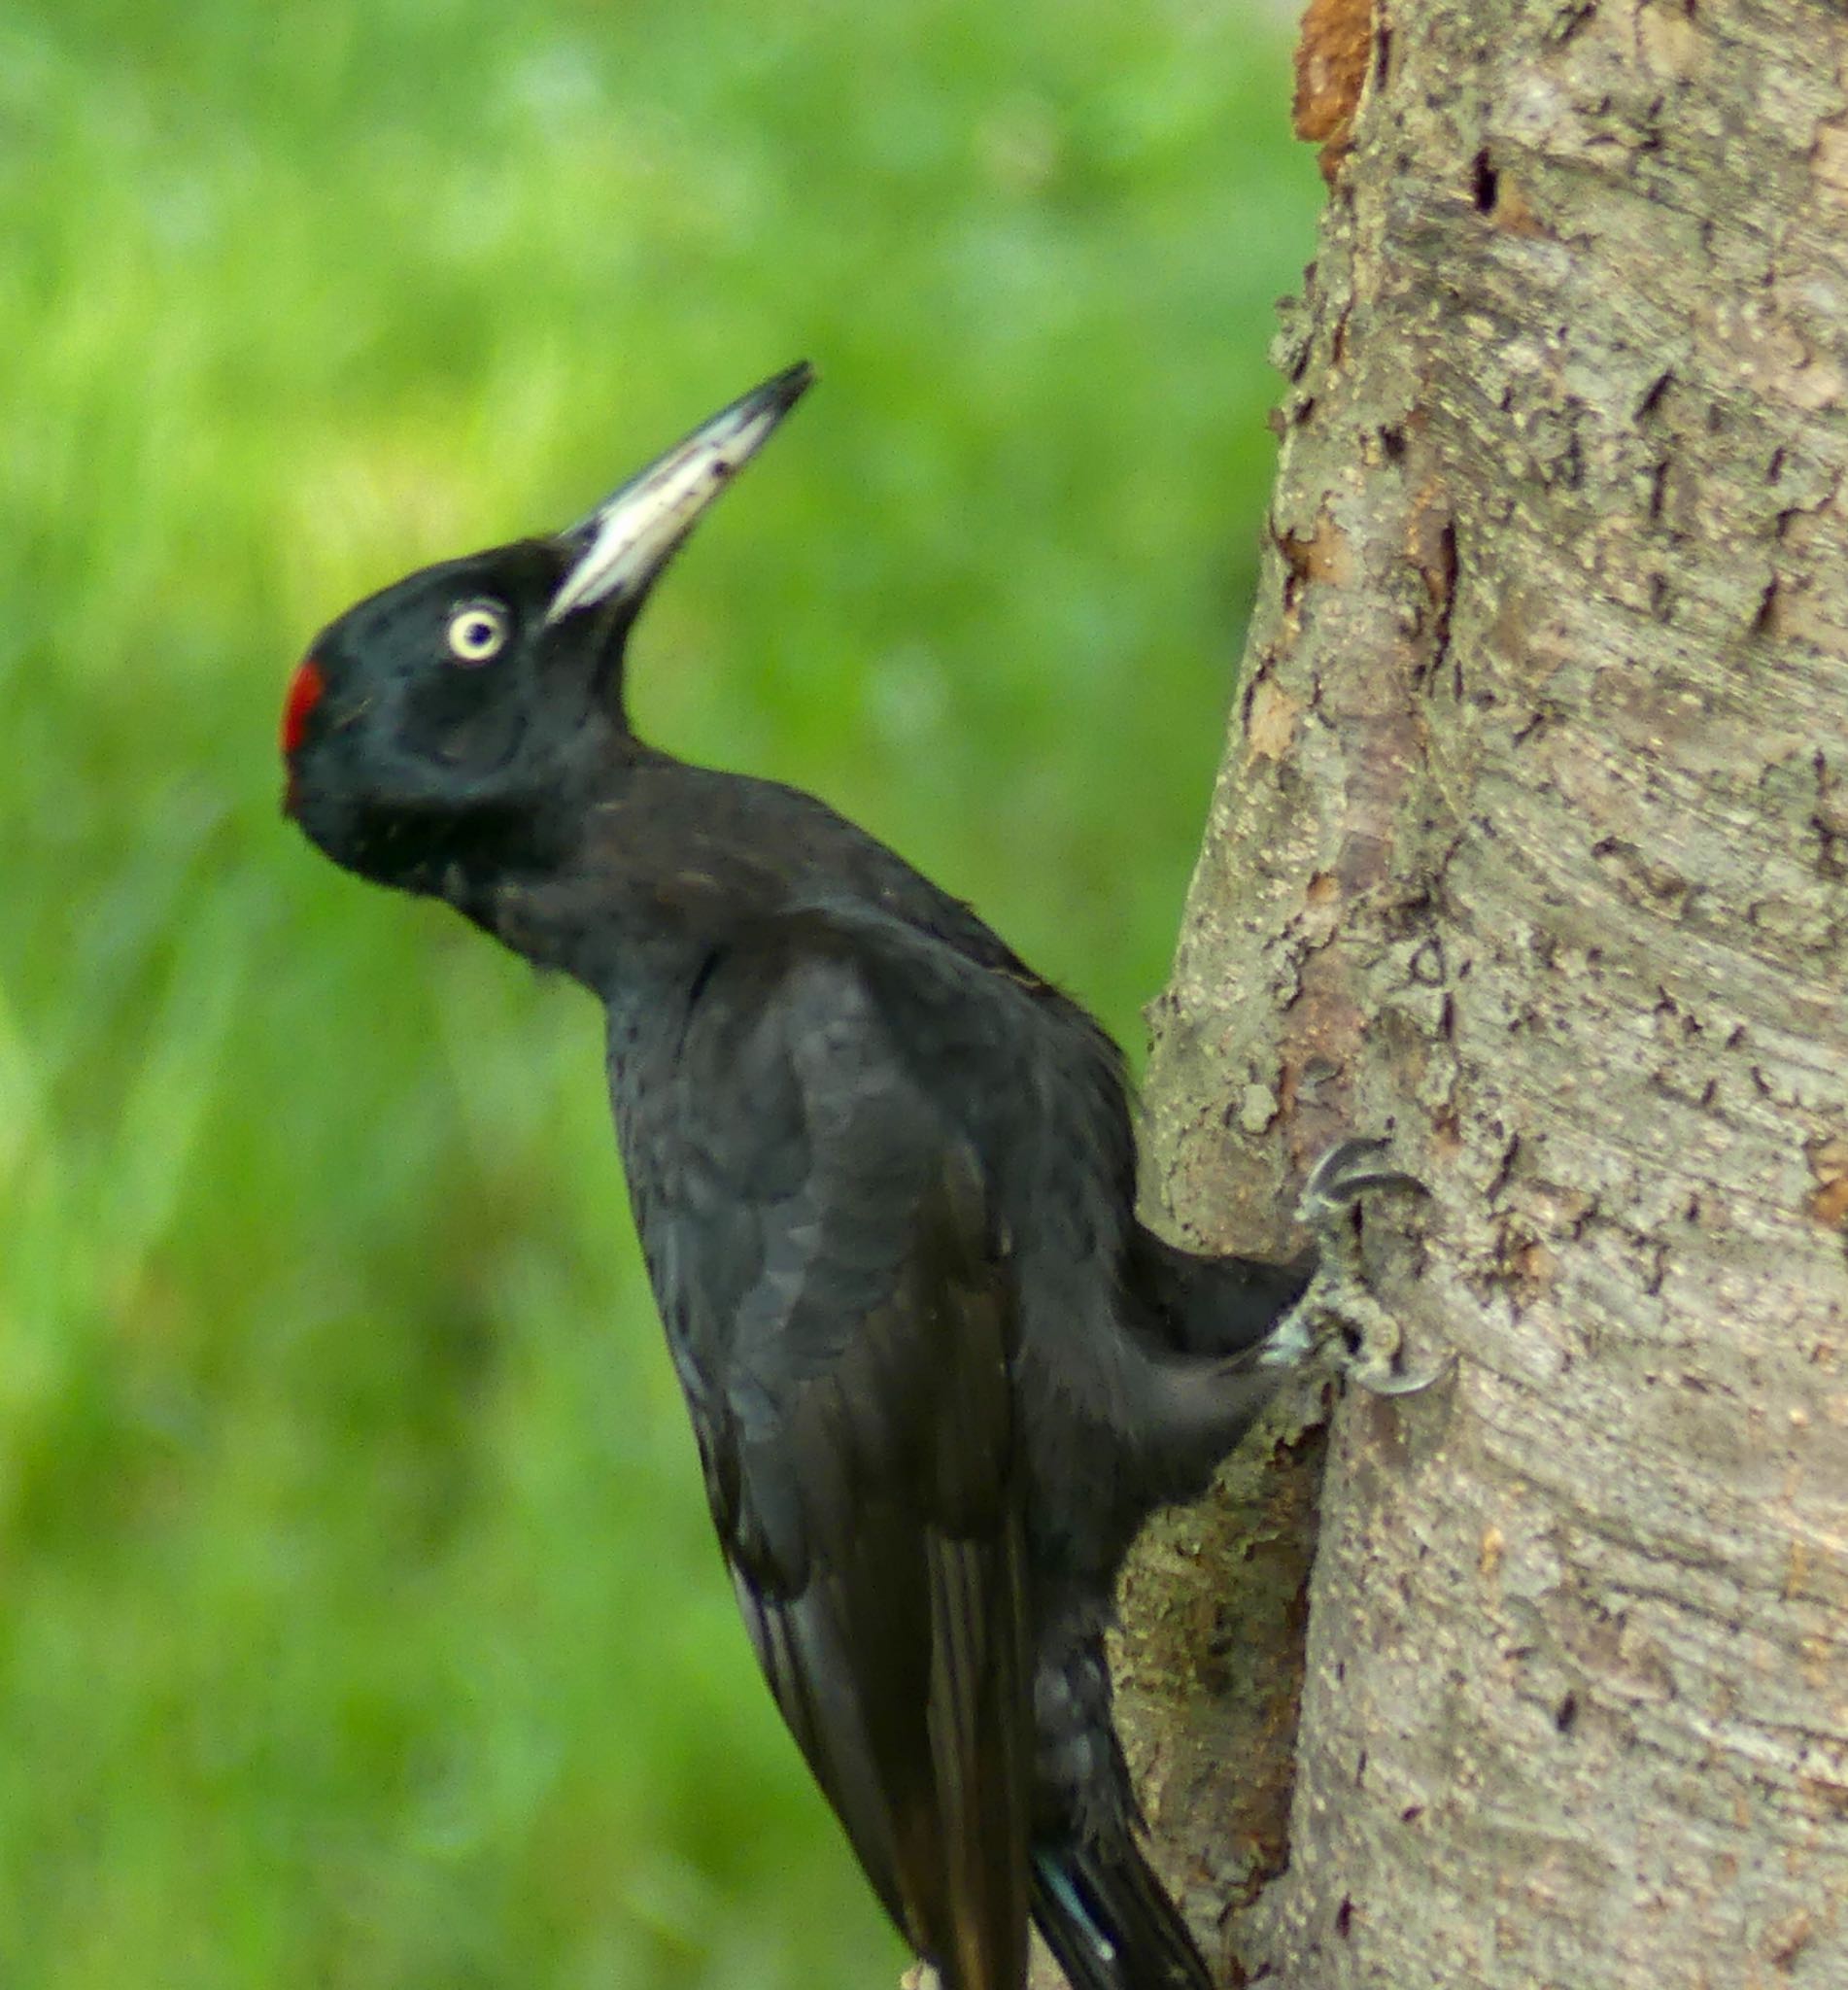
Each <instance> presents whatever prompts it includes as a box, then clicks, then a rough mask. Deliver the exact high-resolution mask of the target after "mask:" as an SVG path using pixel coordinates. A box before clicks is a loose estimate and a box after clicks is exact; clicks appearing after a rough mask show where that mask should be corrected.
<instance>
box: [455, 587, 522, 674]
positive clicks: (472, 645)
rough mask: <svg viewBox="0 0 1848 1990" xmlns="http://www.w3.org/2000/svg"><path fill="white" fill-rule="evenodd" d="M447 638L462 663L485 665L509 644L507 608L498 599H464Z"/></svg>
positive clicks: (457, 659)
mask: <svg viewBox="0 0 1848 1990" xmlns="http://www.w3.org/2000/svg"><path fill="white" fill-rule="evenodd" d="M446 640H447V641H448V643H449V653H450V655H451V656H452V657H454V658H455V659H456V661H457V662H458V663H459V664H485V663H487V662H488V661H489V660H490V659H491V658H494V657H497V656H498V655H499V654H500V652H501V651H502V650H503V649H504V648H505V647H506V642H507V611H506V609H505V608H503V607H502V606H501V605H500V603H499V602H498V601H464V602H463V603H462V606H461V607H460V608H458V609H457V610H456V612H455V613H454V614H453V615H452V616H451V617H450V618H449V629H448V632H447V636H446Z"/></svg>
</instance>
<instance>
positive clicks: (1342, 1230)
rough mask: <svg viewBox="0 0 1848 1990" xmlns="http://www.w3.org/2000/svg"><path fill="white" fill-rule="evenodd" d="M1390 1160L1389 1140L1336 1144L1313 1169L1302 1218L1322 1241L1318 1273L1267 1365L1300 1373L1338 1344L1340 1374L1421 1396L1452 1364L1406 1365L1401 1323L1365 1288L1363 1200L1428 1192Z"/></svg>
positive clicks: (1377, 1389) (1388, 1391) (1270, 1348)
mask: <svg viewBox="0 0 1848 1990" xmlns="http://www.w3.org/2000/svg"><path fill="white" fill-rule="evenodd" d="M1376 1188H1394V1189H1410V1190H1412V1191H1413V1192H1414V1193H1416V1194H1419V1195H1422V1194H1424V1193H1425V1192H1426V1191H1425V1187H1424V1184H1423V1183H1421V1182H1420V1180H1419V1179H1418V1177H1417V1176H1416V1175H1408V1174H1406V1173H1405V1171H1404V1170H1403V1169H1401V1168H1393V1167H1389V1166H1387V1164H1386V1142H1385V1141H1383V1140H1343V1141H1338V1142H1337V1143H1336V1144H1335V1145H1334V1146H1333V1147H1331V1148H1330V1149H1328V1150H1327V1152H1326V1153H1324V1154H1323V1155H1322V1156H1321V1158H1320V1159H1319V1160H1318V1161H1317V1163H1316V1165H1315V1166H1314V1167H1313V1168H1312V1169H1311V1170H1310V1171H1309V1180H1308V1181H1307V1182H1306V1183H1305V1184H1303V1194H1302V1200H1301V1201H1300V1202H1299V1203H1298V1204H1297V1206H1296V1218H1297V1220H1298V1221H1299V1222H1300V1223H1302V1224H1303V1226H1304V1227H1305V1228H1306V1229H1307V1230H1308V1231H1309V1233H1310V1234H1311V1236H1313V1237H1314V1238H1315V1240H1316V1274H1315V1276H1314V1278H1312V1279H1311V1280H1310V1282H1309V1289H1308V1290H1307V1291H1306V1292H1305V1293H1304V1294H1303V1296H1302V1297H1301V1298H1300V1299H1299V1300H1297V1302H1296V1304H1295V1305H1294V1306H1293V1307H1292V1308H1291V1309H1290V1311H1289V1313H1288V1314H1287V1315H1286V1316H1285V1317H1284V1319H1283V1322H1282V1323H1281V1324H1280V1325H1279V1326H1278V1327H1277V1329H1276V1330H1275V1332H1273V1333H1272V1335H1271V1336H1270V1339H1269V1340H1268V1341H1267V1342H1266V1343H1265V1347H1264V1352H1263V1354H1262V1355H1260V1356H1259V1359H1260V1360H1261V1361H1262V1362H1263V1363H1264V1364H1265V1365H1266V1366H1267V1367H1294V1366H1296V1365H1297V1364H1298V1363H1299V1362H1302V1361H1306V1360H1307V1359H1309V1357H1310V1356H1311V1355H1314V1354H1315V1353H1316V1352H1317V1351H1318V1349H1320V1348H1323V1347H1326V1346H1329V1345H1331V1344H1333V1343H1335V1342H1336V1341H1337V1340H1338V1341H1339V1343H1340V1345H1341V1347H1342V1348H1343V1349H1344V1350H1345V1358H1344V1359H1343V1360H1342V1362H1341V1368H1342V1372H1343V1373H1344V1374H1346V1375H1347V1376H1348V1377H1349V1378H1350V1379H1351V1380H1352V1381H1354V1382H1356V1383H1358V1384H1359V1385H1360V1387H1361V1388H1362V1389H1365V1390H1371V1391H1372V1393H1373V1394H1375V1395H1416V1394H1417V1393H1418V1391H1419V1390H1423V1389H1429V1388H1430V1386H1431V1384H1432V1383H1434V1382H1435V1381H1436V1380H1437V1379H1438V1377H1439V1376H1440V1375H1442V1374H1443V1372H1444V1370H1445V1369H1446V1367H1448V1366H1449V1363H1448V1361H1443V1360H1440V1361H1438V1362H1436V1363H1435V1364H1434V1365H1433V1366H1432V1367H1430V1368H1428V1369H1424V1370H1418V1371H1414V1370H1407V1369H1406V1368H1404V1367H1402V1366H1401V1365H1400V1362H1401V1356H1402V1355H1403V1354H1404V1351H1405V1342H1404V1336H1403V1335H1402V1334H1401V1333H1400V1331H1399V1323H1398V1321H1396V1320H1394V1319H1393V1317H1392V1315H1391V1314H1390V1313H1388V1312H1387V1311H1386V1308H1385V1307H1384V1306H1383V1305H1381V1303H1380V1301H1379V1300H1378V1299H1376V1298H1375V1297H1374V1295H1373V1293H1372V1291H1371V1290H1370V1289H1369V1287H1368V1285H1367V1273H1366V1266H1365V1264H1364V1263H1363V1262H1362V1259H1361V1254H1360V1231H1359V1228H1358V1226H1357V1225H1356V1223H1355V1222H1354V1212H1355V1210H1356V1209H1357V1207H1358V1205H1359V1202H1360V1198H1361V1197H1362V1196H1363V1195H1365V1194H1367V1193H1368V1192H1369V1191H1370V1190H1373V1189H1376Z"/></svg>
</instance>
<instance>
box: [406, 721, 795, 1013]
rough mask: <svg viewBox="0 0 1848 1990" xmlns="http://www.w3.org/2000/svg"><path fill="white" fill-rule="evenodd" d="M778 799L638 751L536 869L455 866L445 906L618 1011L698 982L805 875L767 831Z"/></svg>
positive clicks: (580, 809) (729, 777) (745, 781)
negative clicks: (727, 944)
mask: <svg viewBox="0 0 1848 1990" xmlns="http://www.w3.org/2000/svg"><path fill="white" fill-rule="evenodd" d="M778 792H783V793H786V792H787V791H778V790H774V789H773V788H772V786H771V784H770V783H768V782H763V781H754V780H751V779H749V778H748V777H746V776H744V775H742V774H732V773H721V772H716V771H714V770H712V769H709V768H701V767H692V766H689V765H688V764H687V763H686V762H684V761H679V760H675V759H673V758H671V757H670V756H669V755H667V754H664V753H657V752H654V751H652V750H651V749H647V748H640V749H637V750H636V751H635V752H634V753H633V754H631V755H627V756H625V757H624V759H623V760H622V761H621V762H619V763H612V764H611V766H610V767H609V768H608V769H607V771H606V772H605V773H604V775H603V777H602V778H601V779H599V783H598V785H597V788H596V789H595V791H594V792H593V793H592V794H591V795H590V796H589V797H588V798H587V799H586V800H585V801H584V802H583V803H582V804H580V805H579V806H577V807H575V808H574V809H573V811H572V820H571V824H570V832H569V834H568V836H566V837H564V838H562V839H560V840H558V841H556V843H555V845H554V847H553V850H552V852H551V853H550V855H549V856H548V859H547V861H545V862H544V863H543V864H539V865H522V864H519V863H512V864H497V865H492V866H487V867H483V868H481V869H471V868H470V867H468V866H465V865H463V866H457V867H455V869H454V870H453V871H452V873H451V875H449V877H448V878H446V879H445V882H444V886H443V891H442V895H443V896H444V897H445V898H447V899H448V900H449V901H450V902H451V903H452V904H453V905H455V906H456V908H457V909H458V910H460V911H462V913H463V914H465V915H466V916H467V917H468V918H470V919H473V920H474V921H475V922H476V923H477V924H478V925H480V926H482V927H484V928H485V929H486V930H487V931H488V932H490V933H492V934H493V935H494V936H495V937H496V939H497V940H499V941H500V942H501V944H503V945H505V946H508V947H510V948H512V950H513V951H514V952H516V953H518V954H521V955H523V956H524V957H525V958H526V959H528V960H530V961H531V962H532V963H533V964H534V965H535V966H538V967H543V968H548V969H553V970H556V971H559V972H561V973H564V974H567V975H569V976H571V977H572V978H574V979H576V980H579V981H582V982H583V983H584V984H585V985H586V986H587V987H589V988H590V989H591V990H592V991H593V992H594V993H596V994H598V995H599V996H601V997H602V998H603V1000H604V1001H605V1002H606V1003H611V1004H615V1003H620V1002H626V1001H628V1000H630V999H632V998H633V996H634V995H635V994H636V993H638V992H645V991H646V990H647V989H649V988H650V987H653V986H658V985H663V984H666V983H667V982H670V981H674V980H684V979H686V978H689V977H690V976H692V975H693V974H696V973H697V972H698V970H699V967H700V964H701V963H702V961H703V960H705V959H706V958H707V957H708V955H709V954H710V953H711V951H712V949H713V947H714V946H715V945H717V944H722V943H723V941H724V940H725V938H726V937H727V936H728V935H729V934H731V933H733V932H735V931H736V929H737V927H738V926H739V925H740V924H741V923H743V922H744V921H746V920H748V919H750V918H752V917H754V916H759V915H761V914H762V913H763V912H765V911H767V910H770V909H774V907H776V906H777V905H779V904H782V903H784V902H786V901H787V899H788V896H789V893H790V889H791V884H792V878H793V873H794V872H795V871H796V870H798V869H800V868H801V867H800V863H799V862H798V859H797V853H796V852H795V851H793V850H792V849H791V848H790V846H789V841H788V839H787V837H779V836H778V834H777V833H776V827H775V824H774V822H773V821H769V820H766V817H767V815H768V816H773V815H774V814H775V812H776V811H775V810H774V809H773V808H767V807H766V798H767V797H769V796H770V795H772V794H774V793H778ZM805 799H806V798H804V800H805Z"/></svg>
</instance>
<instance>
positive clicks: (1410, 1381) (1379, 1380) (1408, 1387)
mask: <svg viewBox="0 0 1848 1990" xmlns="http://www.w3.org/2000/svg"><path fill="white" fill-rule="evenodd" d="M1396 1359H1397V1357H1396V1356H1394V1357H1393V1359H1392V1360H1389V1361H1386V1362H1385V1363H1383V1364H1382V1366H1381V1369H1380V1370H1379V1371H1376V1370H1375V1369H1374V1367H1373V1365H1372V1364H1371V1363H1370V1362H1368V1361H1366V1360H1364V1359H1363V1360H1359V1361H1355V1362H1352V1363H1351V1364H1350V1365H1349V1367H1348V1368H1347V1369H1346V1370H1345V1371H1344V1372H1345V1373H1346V1374H1347V1376H1348V1379H1349V1380H1350V1381H1351V1382H1353V1383H1357V1384H1358V1385H1359V1387H1360V1388H1362V1389H1364V1390H1366V1391H1367V1393H1368V1394H1369V1395H1388V1396H1390V1395H1422V1394H1423V1392H1424V1391H1425V1390H1427V1389H1429V1388H1430V1387H1431V1385H1432V1384H1433V1383H1435V1382H1442V1381H1443V1379H1444V1377H1445V1376H1446V1375H1448V1374H1449V1373H1450V1371H1451V1368H1452V1367H1453V1365H1454V1359H1453V1357H1452V1356H1451V1355H1439V1356H1438V1358H1437V1359H1436V1360H1435V1361H1433V1362H1432V1363H1431V1365H1430V1366H1429V1367H1428V1368H1424V1369H1416V1370H1414V1371H1412V1372H1411V1373H1409V1374H1401V1373H1400V1372H1399V1370H1398V1369H1397V1367H1396V1366H1395V1362H1396Z"/></svg>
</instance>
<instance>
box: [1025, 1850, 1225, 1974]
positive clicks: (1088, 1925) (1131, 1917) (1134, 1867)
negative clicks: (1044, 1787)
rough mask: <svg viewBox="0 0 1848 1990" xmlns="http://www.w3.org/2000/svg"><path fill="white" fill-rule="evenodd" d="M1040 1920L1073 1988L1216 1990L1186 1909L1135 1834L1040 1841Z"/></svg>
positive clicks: (1036, 1883) (1036, 1895) (1036, 1888)
mask: <svg viewBox="0 0 1848 1990" xmlns="http://www.w3.org/2000/svg"><path fill="white" fill-rule="evenodd" d="M1033 1918H1034V1921H1035V1923H1036V1925H1037V1926H1038V1928H1039V1930H1040V1933H1041V1934H1042V1935H1043V1936H1044V1938H1045V1945H1046V1946H1047V1947H1048V1948H1049V1949H1050V1950H1051V1951H1052V1954H1053V1958H1054V1960H1055V1961H1056V1962H1057V1963H1058V1965H1059V1967H1060V1969H1062V1970H1063V1971H1064V1972H1065V1975H1066V1980H1067V1981H1068V1982H1069V1983H1070V1984H1071V1986H1072V1990H1213V1977H1212V1974H1211V1973H1210V1972H1209V1971H1208V1969H1207V1965H1206V1959H1205V1957H1204V1956H1202V1955H1201V1953H1200V1951H1199V1949H1198V1948H1196V1947H1195V1946H1194V1940H1193V1937H1192V1936H1191V1935H1189V1934H1188V1933H1187V1928H1186V1923H1185V1922H1183V1921H1182V1920H1181V1913H1180V1910H1179V1909H1178V1908H1177V1907H1176V1905H1175V1904H1174V1903H1173V1901H1171V1900H1170V1899H1169V1898H1168V1896H1167V1894H1166V1893H1165V1892H1164V1891H1163V1888H1162V1884H1161V1881H1160V1880H1158V1879H1157V1878H1156V1877H1155V1875H1154V1873H1153V1872H1151V1871H1150V1870H1149V1869H1148V1863H1147V1861H1146V1859H1144V1857H1143V1855H1142V1853H1141V1851H1140V1850H1139V1849H1138V1848H1137V1846H1136V1844H1135V1843H1134V1841H1133V1840H1131V1839H1130V1838H1128V1837H1124V1838H1123V1839H1121V1840H1120V1841H1119V1842H1117V1843H1115V1844H1112V1845H1108V1846H1105V1845H1072V1844H1063V1845H1036V1846H1035V1847H1034V1851H1033Z"/></svg>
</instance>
